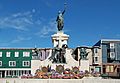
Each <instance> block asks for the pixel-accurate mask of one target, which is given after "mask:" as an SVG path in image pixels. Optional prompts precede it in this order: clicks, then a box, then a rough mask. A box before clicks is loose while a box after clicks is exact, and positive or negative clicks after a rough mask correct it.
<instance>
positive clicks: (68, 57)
mask: <svg viewBox="0 0 120 83" xmlns="http://www.w3.org/2000/svg"><path fill="white" fill-rule="evenodd" d="M65 13H67V12H66V4H65V7H64V10H63V11H59V12H58V16H57V18H56V23H57V25H56V26H57V31H56V33H54V34H53V35H51V40H52V44H53V48H36V47H35V48H28V49H26V48H22V49H21V48H20V49H19V48H18V49H0V56H2V55H3V56H7V55H10V52H12V54H13V55H14V53H15V55H19V53H20V56H23V57H20V56H17V57H18V59H17V60H18V61H19V63H16V61H17V60H16V58H15V57H12V58H11V57H10V56H9V59H12V61H10V60H9V59H8V58H1V57H0V60H1V61H2V62H4V61H6V64H5V65H7V62H10V64H11V65H10V67H6V66H3V67H2V66H1V67H0V83H34V82H35V83H74V82H76V83H97V82H99V83H110V82H111V83H120V80H115V79H111V78H112V77H114V78H120V63H119V62H120V58H119V56H120V54H119V53H120V52H119V51H120V49H119V48H120V40H105V39H102V40H100V41H98V42H97V43H96V44H95V45H94V46H91V47H89V46H77V47H76V48H74V49H72V48H69V45H68V41H69V38H70V36H69V35H67V34H65V33H64V28H65V27H64V14H65ZM105 46H106V48H105ZM115 46H116V47H115ZM107 47H109V48H107ZM110 50H111V51H110ZM114 50H115V51H114ZM8 51H9V52H8ZM4 52H6V54H7V55H5V53H4ZM13 52H14V53H13ZM18 52H19V53H18ZM105 52H106V53H105ZM104 53H105V54H106V55H104ZM103 55H104V56H103ZM3 59H4V60H3ZM105 60H106V62H104V61H105ZM1 61H0V63H1ZM16 64H18V65H21V64H22V66H16ZM103 78H105V79H103Z"/></svg>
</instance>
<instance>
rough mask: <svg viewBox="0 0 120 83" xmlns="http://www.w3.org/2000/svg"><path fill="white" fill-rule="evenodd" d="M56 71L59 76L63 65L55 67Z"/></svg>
mask: <svg viewBox="0 0 120 83" xmlns="http://www.w3.org/2000/svg"><path fill="white" fill-rule="evenodd" d="M56 71H57V72H58V73H60V74H61V73H62V72H63V71H64V65H58V66H57V65H56Z"/></svg>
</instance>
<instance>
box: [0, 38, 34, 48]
mask: <svg viewBox="0 0 120 83" xmlns="http://www.w3.org/2000/svg"><path fill="white" fill-rule="evenodd" d="M31 39H32V38H31V37H28V38H25V37H21V36H17V37H16V38H15V39H13V40H11V41H6V42H0V43H1V44H0V46H10V45H12V44H18V43H21V42H24V41H28V40H31Z"/></svg>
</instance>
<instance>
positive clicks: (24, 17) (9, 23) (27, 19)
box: [0, 9, 35, 31]
mask: <svg viewBox="0 0 120 83" xmlns="http://www.w3.org/2000/svg"><path fill="white" fill-rule="evenodd" d="M34 12H35V9H33V10H32V11H27V12H22V13H21V12H20V13H15V14H12V15H10V16H5V17H0V28H13V29H17V30H23V31H27V30H28V28H29V27H31V25H33V24H34V23H35V22H34V21H33V18H32V14H33V13H34Z"/></svg>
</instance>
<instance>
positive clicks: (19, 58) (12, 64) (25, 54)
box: [0, 48, 32, 78]
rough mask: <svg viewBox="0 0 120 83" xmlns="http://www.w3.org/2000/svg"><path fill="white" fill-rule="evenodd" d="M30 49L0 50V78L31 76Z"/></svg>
mask: <svg viewBox="0 0 120 83" xmlns="http://www.w3.org/2000/svg"><path fill="white" fill-rule="evenodd" d="M31 59H32V49H30V48H29V49H25V48H23V49H22V48H20V49H18V48H13V49H12V48H8V49H7V48H5V49H3V48H2V49H0V77H2V78H3V77H13V76H14V77H18V76H21V75H24V74H31Z"/></svg>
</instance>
